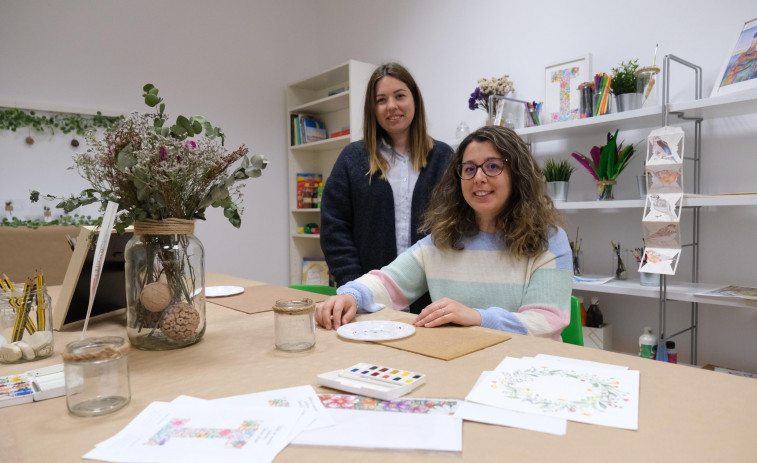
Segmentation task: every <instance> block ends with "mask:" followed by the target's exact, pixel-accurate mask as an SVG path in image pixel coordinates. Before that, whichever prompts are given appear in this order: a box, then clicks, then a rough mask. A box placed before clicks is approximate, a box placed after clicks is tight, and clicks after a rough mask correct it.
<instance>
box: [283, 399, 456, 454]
mask: <svg viewBox="0 0 757 463" xmlns="http://www.w3.org/2000/svg"><path fill="white" fill-rule="evenodd" d="M326 411H327V413H328V414H329V415H330V416H331V417H332V418H333V419H334V420H335V421H336V425H335V426H334V427H331V428H321V429H315V430H307V431H304V432H302V433H301V434H300V435H299V436H297V437H296V438H295V439H294V440H293V441H292V443H293V444H303V445H328V446H336V447H363V448H382V449H406V450H409V449H415V450H442V451H455V452H461V451H462V450H463V420H461V419H460V418H457V417H455V416H450V415H441V414H422V413H398V412H379V411H373V410H371V411H365V410H337V409H327V410H326Z"/></svg>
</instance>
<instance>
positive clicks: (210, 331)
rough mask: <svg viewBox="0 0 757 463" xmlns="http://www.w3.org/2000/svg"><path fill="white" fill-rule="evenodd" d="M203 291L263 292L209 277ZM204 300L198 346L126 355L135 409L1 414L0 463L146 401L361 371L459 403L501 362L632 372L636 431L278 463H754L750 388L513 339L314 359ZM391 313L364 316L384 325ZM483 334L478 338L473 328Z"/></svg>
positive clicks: (512, 432)
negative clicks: (551, 362) (535, 359)
mask: <svg viewBox="0 0 757 463" xmlns="http://www.w3.org/2000/svg"><path fill="white" fill-rule="evenodd" d="M206 284H207V285H238V286H243V287H249V286H254V285H258V284H262V283H258V282H254V281H250V280H245V279H241V278H235V277H231V276H225V275H220V274H208V275H207V278H206ZM211 301H212V299H208V304H207V331H206V333H205V336H204V338H203V339H202V340H201V341H200V342H199V343H198V344H196V345H193V346H190V347H186V348H183V349H178V350H172V351H164V352H147V351H139V350H132V351H131V352H130V353H129V360H128V361H129V369H130V383H131V391H132V398H131V403H129V404H128V405H127V406H126V407H124V408H123V409H121V410H119V411H117V412H115V413H112V414H110V415H105V416H101V417H94V418H80V417H75V416H72V415H69V414H68V412H67V410H66V401H65V398H64V397H59V398H54V399H49V400H45V401H41V402H35V403H29V404H24V405H17V406H11V407H6V408H0V460H1V461H2V462H3V463H11V462H35V463H36V462H42V461H44V462H47V463H53V462H72V461H80V460H81V457H82V455H84V454H85V453H87V452H88V451H89V450H91V449H92V448H94V446H95V445H96V444H97V443H99V442H101V441H103V440H105V439H107V438H109V437H112V436H113V435H115V434H116V433H117V432H119V431H120V430H121V429H123V428H124V426H126V425H127V424H128V423H129V422H130V421H131V420H132V419H133V418H134V417H135V416H137V415H138V414H139V413H140V412H141V411H142V410H143V409H144V408H145V407H146V406H147V405H148V404H150V403H151V402H153V401H171V400H173V399H174V398H176V397H177V396H179V395H182V394H183V395H189V396H194V397H199V398H204V399H215V398H220V397H227V396H233V395H239V394H246V393H251V392H259V391H266V390H272V389H279V388H286V387H292V386H300V385H307V384H309V385H312V386H313V387H315V389H316V391H317V392H321V393H323V392H333V390H329V389H327V388H324V387H320V386H318V385H317V378H316V376H317V375H318V374H319V373H324V372H327V371H331V370H336V369H339V368H345V367H347V366H350V365H353V364H355V363H358V362H371V363H374V364H378V365H391V366H397V367H400V368H405V369H408V370H412V371H419V372H424V373H425V374H426V375H427V382H426V383H425V384H424V385H423V386H421V387H419V388H418V389H416V390H414V391H413V392H411V394H410V396H415V397H426V398H454V399H462V398H464V397H465V396H466V395H467V393H468V392H469V391H470V389H471V388H472V387H473V385H474V383H475V381H476V379H477V378H478V377H479V375H480V374H481V372H482V371H484V370H491V369H493V368H494V367H495V366H497V364H498V363H499V362H500V361H501V360H502V359H503V358H505V357H506V356H510V357H526V356H533V355H536V354H539V353H543V354H551V355H558V356H564V357H572V358H578V359H585V360H592V361H597V362H603V363H610V364H616V365H624V366H627V367H628V368H630V369H634V370H639V371H640V406H639V429H638V431H629V430H623V429H617V428H610V427H604V426H595V425H589V424H583V423H576V422H568V428H567V434H566V435H564V436H555V435H549V434H544V433H538V432H532V431H525V430H521V429H515V428H507V427H501V426H491V425H485V424H480V423H474V422H465V423H464V425H463V451H462V452H461V453H448V452H422V451H400V450H365V449H356V448H347V447H310V446H297V445H290V446H288V447H287V448H285V449H284V450H283V451H282V452H281V453H280V454H279V455H278V457H277V458H276V460H275V461H276V462H277V463H278V462H282V463H283V462H303V461H307V462H321V461H322V462H339V461H360V462H361V463H372V462H381V463H385V462H386V461H387V460H394V461H402V462H411V463H412V462H430V461H439V462H449V461H464V462H488V461H492V462H494V461H519V462H520V461H545V462H546V461H550V462H554V461H581V462H594V461H596V462H605V461H687V462H696V461H708V462H710V461H728V462H740V461H744V462H746V461H749V462H754V461H757V446H755V430H757V380H754V379H749V378H743V377H736V376H731V375H727V374H723V373H715V372H712V371H707V370H701V369H697V368H692V367H687V366H683V365H674V364H667V363H663V362H657V361H653V360H646V359H641V358H638V357H634V356H628V355H623V354H617V353H612V352H606V351H600V350H596V349H589V348H584V347H578V346H574V345H569V344H563V343H559V342H554V341H550V340H546V339H538V338H534V337H528V336H521V335H517V334H512V339H510V340H508V341H506V342H503V343H500V344H496V345H494V346H492V347H488V348H485V349H483V350H479V351H477V352H473V353H471V354H468V355H465V356H462V357H459V358H456V359H454V360H450V361H444V360H439V359H435V358H431V357H426V356H422V355H418V354H414V353H412V352H407V351H403V350H399V349H394V348H392V347H388V346H384V345H380V344H376V343H370V342H356V341H347V340H344V339H341V338H339V337H338V336H337V334H336V333H335V332H334V331H326V330H324V329H322V328H318V329H317V332H316V344H315V347H314V348H313V349H311V350H308V351H305V352H300V353H286V352H281V351H277V350H276V349H275V348H274V333H273V313H272V312H261V313H256V314H245V313H242V312H239V311H236V310H232V309H229V308H226V307H223V306H220V305H217V304H213V303H212V302H211ZM397 315H400V314H398V313H396V312H393V311H391V310H383V311H380V312H378V313H376V314H371V315H362V316H360V317H359V320H364V319H393V318H396V316H397ZM124 326H125V319H124V317H123V316H122V315H119V316H116V317H114V318H110V319H105V320H98V321H96V322H94V323H93V324H91V325H90V328H89V331H88V334H89V335H93V336H94V335H122V336H125V335H126V333H125V328H124ZM481 329H482V328H481ZM79 335H80V333H79V332H77V331H65V332H55V355H54V356H52V357H50V358H47V359H43V360H39V361H36V362H32V363H26V364H16V365H0V376H2V375H10V374H16V373H21V372H24V371H27V370H30V369H34V368H40V367H43V366H47V365H51V364H56V363H60V362H61V357H60V352H61V351H62V349H63V347H64V346H65V345H66V343H67V342H69V341H71V340H74V339H77V338H78V337H79Z"/></svg>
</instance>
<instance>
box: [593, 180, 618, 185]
mask: <svg viewBox="0 0 757 463" xmlns="http://www.w3.org/2000/svg"><path fill="white" fill-rule="evenodd" d="M617 183H618V182H617V181H616V180H597V185H599V186H607V185H616V184H617Z"/></svg>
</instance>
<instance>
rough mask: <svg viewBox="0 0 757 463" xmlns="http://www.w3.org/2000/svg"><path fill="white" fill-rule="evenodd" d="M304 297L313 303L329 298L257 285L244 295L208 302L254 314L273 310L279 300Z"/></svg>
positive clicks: (212, 298) (245, 291) (285, 288)
mask: <svg viewBox="0 0 757 463" xmlns="http://www.w3.org/2000/svg"><path fill="white" fill-rule="evenodd" d="M303 297H309V298H310V299H312V300H313V302H321V301H324V300H326V297H327V296H325V295H323V294H318V293H311V292H309V291H302V290H299V289H292V288H287V287H286V286H277V285H257V286H248V287H245V288H244V292H243V293H242V294H237V295H234V296H225V297H209V298H207V301H208V302H210V303H213V304H217V305H222V306H224V307H228V308H230V309H234V310H238V311H240V312H244V313H249V314H252V313H258V312H265V311H268V310H272V307H273V305H274V304H275V303H276V301H277V300H279V299H295V298H303Z"/></svg>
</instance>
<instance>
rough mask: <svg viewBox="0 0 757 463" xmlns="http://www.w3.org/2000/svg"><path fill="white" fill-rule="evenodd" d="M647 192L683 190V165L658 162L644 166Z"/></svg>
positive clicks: (676, 191) (675, 191)
mask: <svg viewBox="0 0 757 463" xmlns="http://www.w3.org/2000/svg"><path fill="white" fill-rule="evenodd" d="M646 170H647V176H648V182H649V184H648V185H647V193H648V194H660V193H680V192H682V191H683V175H682V171H683V165H682V164H660V165H653V166H646Z"/></svg>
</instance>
